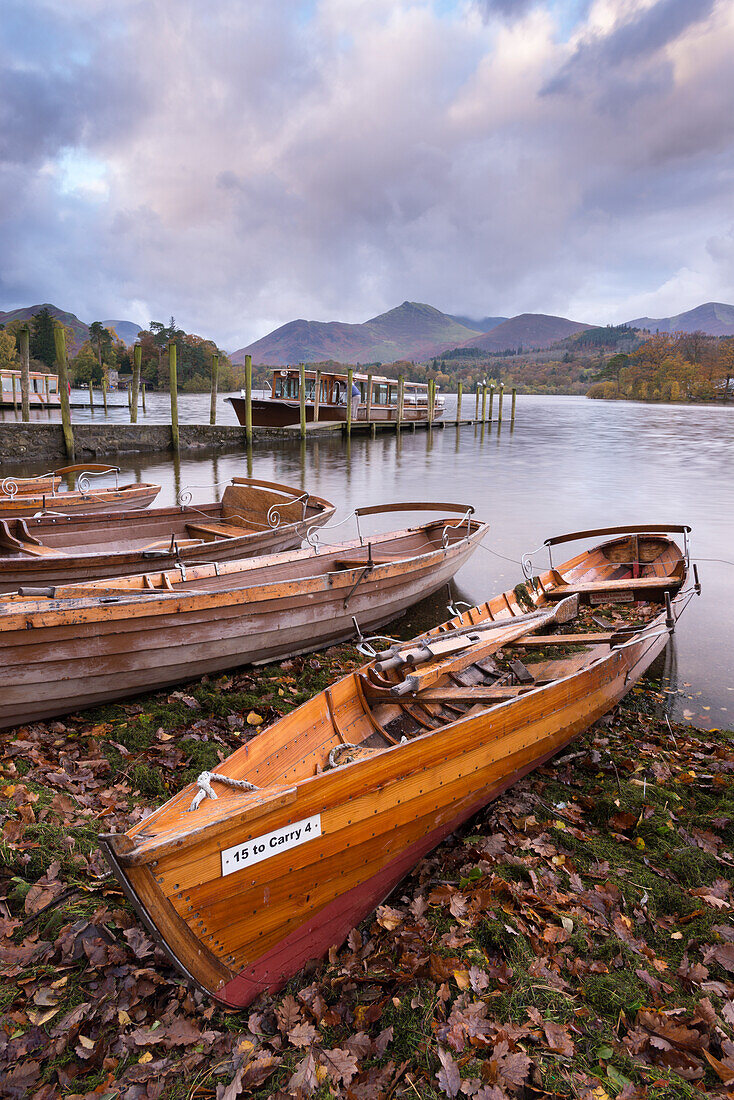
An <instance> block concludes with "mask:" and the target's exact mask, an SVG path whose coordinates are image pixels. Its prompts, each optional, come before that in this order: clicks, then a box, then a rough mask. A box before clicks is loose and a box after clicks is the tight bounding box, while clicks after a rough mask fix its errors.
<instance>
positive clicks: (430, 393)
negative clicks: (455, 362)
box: [428, 378, 436, 428]
mask: <svg viewBox="0 0 734 1100" xmlns="http://www.w3.org/2000/svg"><path fill="white" fill-rule="evenodd" d="M435 385H436V383H435V382H434V381H433V379H432V378H430V379H429V380H428V427H429V428H432V427H433V406H434V402H435V390H434V387H435Z"/></svg>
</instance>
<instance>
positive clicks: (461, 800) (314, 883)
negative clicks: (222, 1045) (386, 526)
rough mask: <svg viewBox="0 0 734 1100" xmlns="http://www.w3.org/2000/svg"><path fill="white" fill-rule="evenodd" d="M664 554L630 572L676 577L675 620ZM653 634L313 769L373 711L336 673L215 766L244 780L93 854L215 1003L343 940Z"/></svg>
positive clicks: (605, 574) (349, 680) (610, 568)
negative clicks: (261, 852)
mask: <svg viewBox="0 0 734 1100" xmlns="http://www.w3.org/2000/svg"><path fill="white" fill-rule="evenodd" d="M594 555H595V552H590V553H589V554H586V555H583V554H582V555H579V556H577V557H576V558H574V559H571V561H570V562H567V563H566V564H565V565H564V566H562V567H561V569H560V572H559V571H556V570H551V571H549V572H548V573H546V574H543V575H541V577H540V578H539V585H538V589H537V592H538V597H537V602H538V606H548V605H549V603H550V598H551V596H552V594H553V589H554V587H556V586H557V585H558V584H560V583H569V582H571V583H573V582H574V581H578V579H579V577H580V576H586V575H588V570H586V572H585V567H586V566H588V565H589V563H590V562H591V566H592V568H593V569H594V575H595V576H598V578H599V580H600V581H601V582H604V583H606V582H608V581H614V579H615V577H616V576H617V575H618V574H619V573H620V571H622V567H620V565H619V563H617V562H614V561H608V560H607V559H606V556H605V555H603V554H601V555H600V554H598V553H597V554H596V557H595V556H594ZM678 559H680V553H679V552H678V551H677V547H675V544H673V543H670V548H669V552H668V549H667V548H663V550H662V551H661V552H660V553H659V554H658V555H657V557H656V559H655V560H654V561H653V563H652V564H651V565H648V566H645V569H646V570H647V574H648V575H651V576H657V577H659V578H660V580H661V582H662V581H664V580H665V579H666V577H668V578H669V577H670V576H673V577H674V581H673V582H672V583H671V587H672V589H673V591H674V592H676V591H677V593H678V594H677V595H675V596H674V598H673V600H672V603H671V608H672V612H673V614H674V615H676V614H679V613H680V610H682V607H683V601H684V600H685V598H686V597H685V595H684V594H683V593H681V585H682V584H683V581H684V579H685V571H684V570H683V569H681V568H680V566H679V565H678V564H677V561H678ZM561 574H564V576H562V575H561ZM559 577H560V580H559ZM602 587H603V585H602ZM523 610H524V609H523V608H521V607H520V606H519V605H518V603H517V600H516V597H515V595H514V593H513V592H507V593H504V594H503V595H502V596H500V597H497V598H496V599H494V600H492V601H490V602H488V603H487V604H484V605H482V606H481V607H479V608H474V609H472V610H471V611H469V612H465V613H464V614H463V615H462V616H460V617H458V618H456V619H454V620H452V621H451V622H450V623H448V624H443V627H442V628H437V630H436V631H432V632H431V637H433V638H438V637H440V633H439V631H441V630H446V629H449V628H456V627H464V626H467V625H468V624H471V623H472V622H480V623H487V622H490V621H491V620H492V619H497V618H500V619H507V621H508V622H511V617H513V616H514V617H516V616H518V615H520V614H521V613H522V612H523ZM669 626H670V624H669V623H667V622H666V613H665V612H664V611H663V612H661V613H660V614H658V615H656V616H655V617H654V618H652V619H650V620H649V621H648V622H647V624H646V625H645V628H644V629H642V630H641V631H640V636H639V637H638V638H634V637H633V638H630V639H629V640H626V641H625V642H624V644H622V645H615V646H610V644H609V640H608V636H605V640H604V641H602V642H601V643H600V644H598V645H597V644H595V645H593V646H591V647H589V648H588V650H587V654H585V655H583V656H581V657H578V656H576V655H574V657H573V658H571V659H566V666H567V667H568V668H570V671H569V672H568V673H567V674H565V675H560V676H558V677H557V678H555V679H552V680H550V681H549V682H547V683H539V684H538V686H534V687H533V688H532V689H531V690H528V691H527V693H526V694H523V695H521V696H520V697H517V698H515V699H514V700H512V701H507V702H501V703H498V704H496V705H494V706H491V707H484V708H482V709H481V712H480V713H474V712H473V711H472V713H470V714H467V715H465V716H464V717H460V718H458V719H455V720H453V721H449V722H445V723H444V724H443V725H442V726H441V727H440V728H436V729H433V730H428V731H425V732H422V733H420V734H418V735H416V736H413V737H412V739H411V740H409V741H407V742H406V743H398V744H395V745H393V746H389V745H387V742H386V741H383V744H385V745H386V747H384V748H381V749H380V751H378V752H375V753H374V754H373V755H371V756H368V757H367V758H365V759H361V760H358V761H356V762H354V763H349V764H345V765H342V766H339V767H336V768H334V769H333V770H329V771H320V770H319V768H317V767H316V765H318V764H320V763H321V762H323V760H324V755H325V754H327V755H328V752H329V751H330V750H332V749H333V748H335V747H336V746H338V745H340V744H341V743H343V742H348V743H354V744H360V743H362V742H365V741H367V740H368V739H369V738H370V737H373V738H374V736H375V734H374V730H375V728H376V726H375V713H376V712H379V707H373V708H372V712H371V717H370V710H369V707H368V704H367V702H366V700H365V698H364V694H363V691H362V690H361V689H359V687H358V684H359V683H361V678H360V677H361V674H360V673H354V674H351V675H349V676H347V677H345V678H343V679H342V680H340V681H339V682H337V683H336V684H334V685H333V687H332V688H331V689H329V691H328V692H326V693H322V694H321V695H319V696H316V697H315V698H314V699H312V700H310V701H309V702H308V703H305V704H304V705H303V706H301V707H300V708H299V709H298V710H296V711H294V712H293V713H291V714H290V715H288V716H286V717H285V718H283V719H281V720H280V721H279V722H277V723H276V724H275V725H274V726H272V727H270V729H268V730H265V731H263V732H262V733H261V734H259V735H258V736H257V737H256V738H254V739H253V740H252V741H251V742H249V743H247V744H245V745H244V746H243V747H242V748H241V749H240V750H238V751H237V752H236V753H235V754H234V755H233V756H232V757H230V758H229V760H227V761H225V762H224V764H222V765H220V766H219V768H218V769H217V771H220V772H222V773H224V774H227V775H230V776H233V777H236V778H246V779H248V780H249V781H250V782H252V783H254V784H256V785H257V786H258V787H260V788H261V789H260V790H257V791H255V792H252V793H243V792H241V791H235V790H232V789H231V788H227V787H219V786H218V787H217V794H218V799H217V801H210V800H208V799H207V800H205V801H204V802H202V803H201V805H200V806H199V807H198V808H197V810H196V811H195V813H193V814H189V813H187V810H188V804H189V802H190V801H191V798H192V794H193V791H194V788H187V789H186V790H185V791H183V792H181V793H180V794H179V795H177V796H176V797H175V798H174V799H172V800H171V801H170V802H169V803H167V804H166V806H164V807H162V808H161V809H160V810H158V811H156V812H155V813H154V814H153V815H152V817H149V818H147V819H146V821H145V823H144V824H141V825H138V826H135V827H134V828H133V829H131V830H130V832H129V833H128V834H126V835H124V836H110V837H107V838H106V839H105V841H104V847H105V850H106V853H107V855H108V858H109V859H110V862H111V863H112V865H113V867H114V869H115V870H116V873H117V874H118V876H119V877H120V879H121V881H122V882H123V885H124V887H125V889H126V891H127V892H128V894H129V896H130V897H131V898H132V900H133V901H134V903H135V905H136V907H137V909H138V912H139V913H140V915H141V918H142V919H143V921H144V923H145V924H146V926H147V927H148V928H149V929H150V930H151V931H152V932H153V933H154V934H155V935H156V936H157V937H158V939H159V940H160V941H161V942H162V944H163V945H164V947H165V949H166V950H167V951H168V953H169V955H170V956H171V958H172V959H173V960H174V961H175V962H176V964H177V965H178V966H179V968H180V969H181V970H182V972H183V973H184V974H186V975H187V976H188V977H189V978H191V979H192V980H194V981H195V982H196V983H197V984H198V985H199V986H200V987H201V988H203V989H204V990H206V991H207V992H208V993H210V994H211V995H212V996H214V997H215V998H216V999H217V1000H219V1001H221V1002H222V1003H224V1004H227V1005H230V1006H233V1007H243V1006H245V1005H247V1004H249V1003H250V1002H251V1001H252V1000H253V999H254V998H255V997H256V996H257V995H258V994H259V993H261V992H263V991H265V990H270V991H274V990H276V989H278V988H280V987H282V985H283V984H284V983H285V982H286V981H287V980H288V979H289V978H290V977H291V976H292V975H293V974H295V973H296V972H297V971H298V970H299V969H301V968H302V967H303V966H304V965H305V964H306V963H307V962H309V961H311V960H313V959H318V958H320V957H321V956H323V954H324V953H325V952H326V951H327V950H328V948H329V947H330V946H331V945H332V944H335V943H339V942H341V941H342V940H343V939H344V938H345V936H346V935H347V933H348V932H349V930H350V929H351V928H352V927H354V926H355V925H357V924H358V923H359V921H360V920H362V919H363V918H364V917H365V916H367V915H368V914H369V913H370V912H371V911H372V910H373V909H374V907H375V906H376V905H377V904H379V903H380V902H381V901H382V900H384V898H386V897H387V896H388V895H389V893H390V892H391V891H392V889H393V888H394V887H395V885H396V884H397V883H398V882H399V881H400V879H401V878H402V877H403V876H404V875H405V874H406V873H407V872H408V871H409V870H410V868H411V867H412V866H413V865H414V864H415V863H416V861H417V860H418V859H419V858H420V857H421V856H422V855H424V854H425V853H426V852H428V851H430V849H431V848H433V847H434V846H435V845H436V844H438V843H439V842H440V841H441V840H442V839H443V838H444V837H445V836H447V835H448V834H449V833H451V832H452V831H453V830H454V829H456V828H457V826H459V825H460V824H462V823H463V822H465V821H466V820H467V819H468V818H469V817H471V816H472V815H473V814H474V813H475V812H476V811H477V810H479V809H480V808H481V807H482V806H484V805H485V804H486V803H487V802H489V801H490V800H491V799H492V798H494V797H496V796H497V795H498V794H499V793H501V792H502V791H503V790H505V789H506V788H507V787H508V786H509V785H511V784H512V783H513V782H515V781H516V780H517V779H518V778H519V777H521V776H522V775H525V774H527V773H528V772H529V771H531V770H532V769H533V768H535V767H537V766H538V764H540V763H542V762H543V761H545V760H547V759H549V758H550V757H551V756H553V754H554V753H556V752H557V751H558V750H559V749H561V748H563V747H564V746H565V745H567V744H568V743H569V741H571V740H572V739H573V738H574V737H576V736H578V735H579V734H580V733H582V732H583V731H584V730H586V729H587V728H588V727H589V726H590V725H592V724H593V722H595V721H596V720H597V719H598V718H600V717H601V716H602V715H603V714H604V713H606V712H607V711H608V710H609V709H610V707H611V706H613V705H614V704H615V703H616V702H617V701H618V700H619V699H621V698H622V697H623V696H624V695H625V694H626V693H627V692H628V691H629V689H630V687H631V686H632V684H634V683H635V682H636V681H637V680H638V679H639V678H640V676H642V675H643V673H644V672H645V670H646V669H647V668H648V667H649V665H650V664H651V663H652V661H654V660H655V658H656V657H657V656H658V655H659V654H660V653H661V652H662V651H663V649H664V648H665V646H666V644H667V642H668V639H669ZM625 637H626V636H625ZM617 641H619V639H617ZM518 644H520V643H518ZM584 662H586V663H585V664H584ZM534 667H535V666H534ZM559 667H560V668H561V670H563V667H564V666H563V665H562V664H560V665H559ZM379 726H380V723H379V722H378V723H377V728H379ZM316 817H318V819H319V821H320V831H321V835H320V836H319V837H318V838H316V839H313V840H308V841H307V842H305V843H302V844H299V845H298V846H297V847H293V848H290V849H289V850H287V851H282V852H279V851H277V850H276V852H275V854H273V855H272V856H270V858H262V859H261V860H260V861H259V862H256V863H253V864H251V865H249V866H247V867H246V868H245V869H243V870H238V871H234V873H231V874H227V876H226V877H224V876H223V874H222V854H221V853H222V852H225V851H226V850H227V849H230V848H232V847H239V849H240V850H241V848H242V846H243V845H247V844H249V843H250V842H253V841H257V840H258V838H262V839H267V837H268V834H272V833H275V832H277V831H279V830H280V831H281V833H283V832H285V833H287V832H288V830H296V829H298V827H299V823H300V825H301V826H302V825H303V823H304V822H305V821H308V820H312V819H315V818H316ZM271 843H272V841H271ZM194 930H195V931H194Z"/></svg>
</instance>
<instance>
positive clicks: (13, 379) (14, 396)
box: [10, 374, 18, 412]
mask: <svg viewBox="0 0 734 1100" xmlns="http://www.w3.org/2000/svg"><path fill="white" fill-rule="evenodd" d="M10 379H11V381H12V383H13V409H14V410H15V412H17V411H18V398H17V396H16V393H15V375H14V374H11V376H10Z"/></svg>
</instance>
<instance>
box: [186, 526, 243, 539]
mask: <svg viewBox="0 0 734 1100" xmlns="http://www.w3.org/2000/svg"><path fill="white" fill-rule="evenodd" d="M186 530H187V531H188V532H189V534H190V535H193V536H194V537H196V536H197V535H201V536H203V537H204V538H208V539H209V540H210V541H211V540H212V539H235V538H239V537H240V536H241V535H243V534H245V532H246V530H247V528H245V527H235V525H234V524H232V523H187V524H186Z"/></svg>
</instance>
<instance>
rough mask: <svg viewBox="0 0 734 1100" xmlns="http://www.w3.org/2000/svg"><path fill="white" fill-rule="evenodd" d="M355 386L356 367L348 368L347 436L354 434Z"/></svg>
mask: <svg viewBox="0 0 734 1100" xmlns="http://www.w3.org/2000/svg"><path fill="white" fill-rule="evenodd" d="M353 385H354V367H347V436H350V435H351V434H352V386H353Z"/></svg>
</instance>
